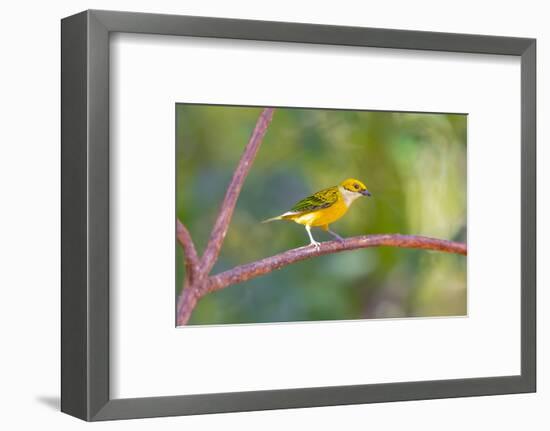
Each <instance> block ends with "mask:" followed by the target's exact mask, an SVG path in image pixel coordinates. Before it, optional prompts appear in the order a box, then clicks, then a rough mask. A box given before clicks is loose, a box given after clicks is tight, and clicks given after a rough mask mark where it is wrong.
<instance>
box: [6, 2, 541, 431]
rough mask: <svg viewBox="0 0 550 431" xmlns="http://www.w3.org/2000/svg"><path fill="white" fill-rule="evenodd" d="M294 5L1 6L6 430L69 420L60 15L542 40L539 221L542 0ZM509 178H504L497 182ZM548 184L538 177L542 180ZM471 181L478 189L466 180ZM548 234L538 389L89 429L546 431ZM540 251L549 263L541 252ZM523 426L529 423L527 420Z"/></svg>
mask: <svg viewBox="0 0 550 431" xmlns="http://www.w3.org/2000/svg"><path fill="white" fill-rule="evenodd" d="M509 3H510V5H508V4H507V3H506V2H503V1H485V2H480V1H479V0H476V1H470V0H463V1H461V2H442V1H425V0H417V1H406V0H402V1H393V2H390V1H377V2H357V1H353V0H340V1H338V2H334V1H331V2H325V3H324V4H322V3H321V2H319V1H315V2H306V1H302V2H298V1H296V0H294V1H286V0H277V1H272V2H266V1H253V0H251V1H246V0H233V1H231V2H228V1H223V0H219V1H215V0H202V1H199V0H188V1H186V2H181V1H162V0H157V1H155V2H153V1H143V0H133V1H129V0H111V1H106V0H102V1H99V0H90V1H87V2H85V1H81V0H73V1H67V0H64V1H58V2H55V3H51V2H38V1H35V2H31V1H19V2H17V3H16V2H10V3H6V4H4V6H3V9H2V18H3V19H2V25H1V26H0V32H1V37H0V43H1V47H2V49H1V51H0V58H1V59H2V67H1V68H0V74H1V79H0V104H1V105H0V106H1V109H2V112H1V114H2V115H1V117H0V118H1V121H0V180H1V181H0V190H1V194H0V196H1V202H2V206H1V207H2V212H1V213H0V214H1V215H0V217H1V223H0V229H1V230H0V244H1V245H0V253H1V256H0V258H1V259H0V262H1V264H0V280H1V281H0V286H1V292H2V297H1V300H0V308H1V311H0V319H1V328H2V336H1V338H0V340H1V345H0V346H1V347H0V349H1V352H2V353H1V354H0V387H1V390H0V397H1V405H2V415H0V423H1V424H2V426H3V427H4V426H5V425H7V424H8V422H9V423H11V426H9V425H8V427H6V429H23V428H30V427H32V426H35V427H44V428H48V429H58V430H59V429H76V428H79V427H83V426H85V425H84V423H83V422H80V421H78V420H76V419H73V418H71V417H69V416H66V415H63V414H61V413H59V412H58V411H56V409H57V407H56V406H57V404H58V397H59V349H60V347H59V263H60V260H59V254H60V249H59V206H60V197H59V168H60V166H59V154H60V150H59V130H60V127H59V109H60V107H59V80H60V78H59V64H60V57H59V40H60V31H59V19H60V18H62V17H64V16H67V15H70V14H73V13H75V12H79V11H81V10H83V9H88V8H95V9H118V10H133V11H143V12H160V13H174V14H189V15H210V16H222V17H235V18H251V19H269V20H281V21H299V22H312V23H327V24H337V25H359V26H371V27H386V28H402V29H414V30H433V31H445V32H465V33H479V34H497V35H506V36H526V37H536V38H537V39H538V76H539V82H538V84H539V91H538V101H539V102H538V108H539V115H538V118H539V129H538V142H539V161H538V163H539V193H538V196H539V206H538V207H539V221H541V220H542V219H543V218H544V216H546V217H548V215H549V214H548V209H549V208H548V205H549V198H548V195H546V196H543V194H542V188H543V186H544V185H548V181H549V176H548V173H547V172H542V169H541V168H542V166H544V164H545V162H546V164H548V162H550V160H549V153H548V150H547V148H545V147H544V146H543V145H542V142H544V141H547V140H548V138H549V130H550V128H549V126H548V125H547V124H546V123H545V121H544V119H546V118H548V117H549V114H550V109H549V105H548V104H549V102H550V93H549V86H548V82H547V81H546V80H545V79H544V77H545V76H544V74H543V71H545V73H546V76H548V74H549V71H550V69H549V68H550V48H549V43H550V28H549V27H548V16H549V13H548V11H546V10H545V9H544V7H545V3H546V2H542V1H530V0H524V1H521V2H518V1H516V2H509ZM502 181H503V185H504V186H505V185H506V179H502ZM543 183H545V184H543ZM474 186H475V185H474ZM543 242H546V243H548V242H550V238H549V232H548V229H547V228H545V227H543V226H542V223H539V257H538V261H539V307H538V308H539V320H538V325H539V392H538V393H537V394H529V395H509V396H495V397H484V398H463V399H454V400H437V401H419V402H402V403H389V404H374V405H364V406H342V407H331V408H314V409H302V410H289V411H273V412H254V413H239V414H224V415H210V416H200V417H187V418H162V419H148V420H139V421H122V422H111V423H103V424H97V425H95V426H97V427H101V428H102V429H107V428H108V429H112V428H117V429H146V428H148V427H153V426H154V427H155V428H158V429H210V428H212V429H225V430H231V429H240V430H246V429H251V430H252V429H254V430H255V429H268V430H270V429H274V430H275V429H281V428H289V429H308V428H315V429H327V430H329V429H330V430H332V429H334V428H335V427H342V426H343V425H344V424H345V427H346V429H366V428H367V429H383V428H388V429H403V428H407V429H423V430H440V429H448V430H454V429H456V430H458V429H461V430H464V429H474V428H475V429H482V427H485V428H488V429H504V430H508V429H509V430H515V429H518V428H523V427H525V429H529V430H537V429H548V427H549V425H550V414H549V413H548V405H550V373H549V372H548V369H547V367H545V364H547V363H548V362H549V359H550V352H549V342H548V336H547V330H548V327H549V325H550V319H549V317H548V314H547V313H544V312H543V310H544V309H545V308H546V309H547V308H548V305H550V304H549V295H548V294H547V292H546V291H545V290H544V285H545V284H547V283H546V282H547V281H548V272H547V270H545V268H543V267H542V266H543V265H542V263H543V262H544V261H545V260H547V259H548V246H546V247H543V246H542V243H543ZM545 258H546V259H545ZM525 425H527V426H525Z"/></svg>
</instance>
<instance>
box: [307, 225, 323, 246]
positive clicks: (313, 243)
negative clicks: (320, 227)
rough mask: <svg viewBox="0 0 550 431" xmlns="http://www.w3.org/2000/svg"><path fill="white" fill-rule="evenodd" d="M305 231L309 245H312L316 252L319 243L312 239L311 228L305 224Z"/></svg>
mask: <svg viewBox="0 0 550 431" xmlns="http://www.w3.org/2000/svg"><path fill="white" fill-rule="evenodd" d="M306 231H307V234H308V236H309V240H310V241H311V243H310V244H309V245H312V246H314V247H315V248H316V249H317V250H319V247H320V245H321V243H320V242H317V241H315V240H314V239H313V235H311V226H309V225H307V224H306Z"/></svg>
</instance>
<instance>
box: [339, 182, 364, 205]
mask: <svg viewBox="0 0 550 431" xmlns="http://www.w3.org/2000/svg"><path fill="white" fill-rule="evenodd" d="M338 189H339V191H340V195H341V196H342V199H344V202H345V204H346V206H347V207H348V208H349V207H350V206H351V204H352V203H353V202H354V201H355V200H356V199H357V198H360V197H361V194H359V193H356V192H350V191H349V190H346V189H345V188H343V187H342V186H339V187H338Z"/></svg>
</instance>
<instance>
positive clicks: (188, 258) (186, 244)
mask: <svg viewBox="0 0 550 431" xmlns="http://www.w3.org/2000/svg"><path fill="white" fill-rule="evenodd" d="M176 234H177V238H178V242H179V243H180V245H181V247H182V248H183V253H184V258H183V259H184V262H185V274H186V278H187V279H188V281H191V280H192V279H193V278H195V276H196V275H197V273H198V271H199V268H200V264H199V256H198V254H197V249H196V248H195V244H194V243H193V239H192V238H191V234H190V233H189V231H188V230H187V228H186V227H185V225H184V224H183V223H182V222H181V221H179V220H177V221H176Z"/></svg>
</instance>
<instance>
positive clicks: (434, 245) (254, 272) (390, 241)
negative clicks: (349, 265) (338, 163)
mask: <svg viewBox="0 0 550 431" xmlns="http://www.w3.org/2000/svg"><path fill="white" fill-rule="evenodd" d="M380 246H388V247H402V248H417V249H424V250H435V251H442V252H447V253H456V254H462V255H466V253H467V249H466V244H463V243H459V242H453V241H446V240H442V239H435V238H428V237H423V236H414V235H398V234H396V235H367V236H356V237H352V238H347V239H346V240H344V241H343V242H339V241H329V242H323V243H321V246H320V247H319V249H316V248H314V247H312V246H306V247H300V248H295V249H292V250H288V251H285V252H283V253H280V254H276V255H275V256H271V257H267V258H265V259H262V260H259V261H256V262H252V263H248V264H246V265H241V266H237V267H235V268H233V269H230V270H229V271H225V272H222V273H220V274H216V275H213V276H211V277H209V278H208V282H207V283H206V285H205V286H204V288H203V290H202V291H201V296H202V295H204V294H205V293H208V292H213V291H215V290H219V289H223V288H224V287H227V286H231V285H233V284H237V283H242V282H244V281H247V280H250V279H252V278H256V277H259V276H261V275H265V274H268V273H270V272H272V271H275V270H276V269H279V268H282V267H284V266H287V265H291V264H293V263H296V262H299V261H301V260H304V259H309V258H312V257H315V256H322V255H325V254H332V253H338V252H341V251H349V250H357V249H360V248H368V247H380Z"/></svg>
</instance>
